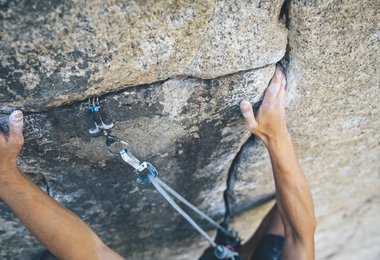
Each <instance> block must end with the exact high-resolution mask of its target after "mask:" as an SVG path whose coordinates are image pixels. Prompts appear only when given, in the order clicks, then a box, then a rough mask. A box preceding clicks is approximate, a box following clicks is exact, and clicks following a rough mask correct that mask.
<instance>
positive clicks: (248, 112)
mask: <svg viewBox="0 0 380 260" xmlns="http://www.w3.org/2000/svg"><path fill="white" fill-rule="evenodd" d="M240 111H241V113H242V114H243V117H244V120H245V127H246V128H247V129H248V130H249V131H251V132H253V128H254V127H257V121H256V119H255V115H254V114H253V108H252V105H251V103H250V102H249V101H247V100H243V101H242V102H241V103H240Z"/></svg>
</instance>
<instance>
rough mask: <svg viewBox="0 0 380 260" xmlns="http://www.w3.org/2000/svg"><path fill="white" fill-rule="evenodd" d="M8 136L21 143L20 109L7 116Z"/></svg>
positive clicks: (21, 120)
mask: <svg viewBox="0 0 380 260" xmlns="http://www.w3.org/2000/svg"><path fill="white" fill-rule="evenodd" d="M8 127H9V138H10V139H11V140H14V141H18V142H20V143H22V141H23V135H22V130H23V127H24V120H23V114H22V112H21V111H20V110H16V111H13V112H12V114H11V115H10V116H9V122H8Z"/></svg>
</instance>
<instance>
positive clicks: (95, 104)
mask: <svg viewBox="0 0 380 260" xmlns="http://www.w3.org/2000/svg"><path fill="white" fill-rule="evenodd" d="M82 107H87V110H88V111H89V112H90V114H91V117H92V120H93V121H94V123H95V127H94V128H91V129H89V133H90V134H92V135H97V134H99V133H100V132H103V134H104V136H105V137H106V138H105V143H106V147H107V151H108V152H109V153H111V154H112V155H114V156H116V157H119V158H121V159H122V160H123V161H124V162H126V163H127V164H129V165H130V166H132V167H133V168H134V171H135V173H137V174H138V175H139V177H138V178H137V180H136V182H137V183H138V184H146V183H149V182H151V183H152V184H153V186H154V187H155V188H156V190H157V191H158V192H159V193H161V195H162V196H163V197H164V198H165V199H166V200H167V201H168V203H169V204H170V205H171V206H172V207H173V208H174V209H175V210H176V211H177V212H178V213H180V214H181V215H182V217H183V218H185V219H186V220H187V221H188V222H189V223H190V224H191V225H192V226H193V227H194V229H196V230H197V231H198V232H199V233H200V234H201V235H202V236H203V237H204V238H205V239H206V240H207V241H208V242H209V243H210V245H211V246H212V247H213V248H214V255H215V257H216V258H217V259H233V260H235V259H238V258H239V254H238V253H237V252H236V251H235V250H234V249H233V248H231V247H229V246H225V245H222V244H217V243H216V242H214V240H213V239H212V238H211V237H210V236H209V235H208V234H207V233H206V232H205V231H204V230H203V229H202V228H201V227H200V226H199V225H198V224H197V223H196V222H195V221H194V220H193V219H192V218H191V217H190V216H189V215H188V214H187V213H186V212H185V211H184V210H183V209H182V208H181V207H180V206H179V205H178V204H177V203H176V202H175V201H174V200H173V198H172V197H174V198H176V199H177V200H179V201H180V202H182V203H183V204H184V205H186V206H187V207H188V208H190V209H191V210H193V211H194V212H195V213H197V214H198V215H199V216H200V217H201V218H203V219H205V220H207V221H208V222H209V223H210V224H211V225H213V226H214V227H215V228H217V229H218V230H219V231H220V232H222V233H223V234H225V235H226V236H227V237H228V238H231V239H232V240H233V241H240V239H239V238H238V236H237V233H236V232H235V231H234V230H230V229H228V228H225V227H223V226H222V225H220V224H218V223H217V222H216V221H214V220H213V219H212V218H210V217H209V216H207V215H206V214H205V213H203V212H202V211H201V210H199V209H198V208H197V207H196V206H194V205H193V204H191V203H190V202H189V201H187V200H186V199H185V198H184V197H182V196H181V195H180V194H179V193H177V192H176V191H175V190H174V189H172V188H171V187H170V186H168V185H167V184H166V183H165V182H163V181H162V180H161V179H160V178H158V171H157V170H156V168H155V167H154V166H153V165H152V164H151V163H149V162H141V161H140V160H139V159H137V157H136V156H134V155H133V154H132V152H131V149H130V146H129V144H128V143H127V142H126V141H124V140H122V139H120V138H118V137H116V136H113V135H111V134H110V130H111V129H112V128H113V126H114V124H113V123H108V124H106V123H104V120H103V118H102V113H101V102H100V101H99V98H93V99H89V101H88V102H87V103H85V104H84V105H83V106H82ZM145 171H147V173H146V174H145V176H143V177H142V176H141V175H142V174H143V172H145Z"/></svg>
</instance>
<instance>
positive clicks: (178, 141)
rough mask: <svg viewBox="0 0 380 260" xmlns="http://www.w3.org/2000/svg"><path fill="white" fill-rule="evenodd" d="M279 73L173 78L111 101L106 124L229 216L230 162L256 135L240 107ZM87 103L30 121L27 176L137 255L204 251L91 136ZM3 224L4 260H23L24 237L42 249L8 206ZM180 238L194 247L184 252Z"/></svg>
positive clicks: (195, 197) (185, 189) (195, 198)
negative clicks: (247, 126) (226, 209)
mask: <svg viewBox="0 0 380 260" xmlns="http://www.w3.org/2000/svg"><path fill="white" fill-rule="evenodd" d="M273 71H274V66H273V65H271V66H267V67H265V68H262V69H258V70H252V71H247V72H242V73H238V74H234V75H231V76H226V77H221V78H218V79H213V80H199V79H194V78H191V79H185V78H184V79H171V80H167V81H165V82H162V83H155V84H152V85H147V86H144V87H137V88H128V89H127V90H125V91H123V92H119V93H115V94H109V95H107V96H105V97H103V98H102V100H103V101H104V102H105V103H104V106H105V109H106V110H105V111H106V115H107V118H112V121H113V122H114V123H115V128H114V130H113V132H112V134H113V135H116V136H119V137H123V138H125V139H126V140H127V141H128V142H129V144H130V146H131V147H132V150H133V153H134V154H135V155H136V156H137V157H138V158H141V159H144V160H147V161H149V162H151V163H152V164H153V165H155V166H156V167H157V168H158V169H159V171H160V172H161V176H162V179H163V180H164V181H167V182H168V183H169V184H170V185H171V186H173V187H174V188H175V189H176V190H179V191H181V193H182V194H183V195H184V196H186V197H187V198H188V199H189V200H191V201H192V202H194V203H195V204H197V205H198V206H200V207H201V208H202V209H203V210H205V211H206V212H208V213H209V214H210V215H213V216H215V217H217V218H220V216H221V215H222V213H223V212H224V203H223V191H224V190H225V188H226V185H225V183H226V182H225V180H226V178H227V173H228V169H229V165H230V164H231V161H232V160H233V158H234V155H235V153H236V152H237V150H239V148H240V146H241V144H242V143H243V142H245V140H246V139H247V138H248V136H249V135H247V133H246V132H245V131H244V128H243V126H242V124H241V118H240V115H239V108H238V104H239V101H240V100H241V99H243V98H249V99H251V100H252V102H257V101H259V100H260V96H261V94H262V93H263V91H264V89H265V87H266V84H267V82H268V80H269V79H270V78H271V76H272V74H273ZM80 106H81V104H80V103H75V104H73V105H71V106H68V107H60V108H56V109H52V110H49V111H48V112H45V113H32V114H28V115H27V116H26V119H25V122H26V130H25V138H26V144H25V149H24V151H23V153H22V155H21V158H20V165H21V168H22V170H23V172H24V173H25V174H26V175H28V176H31V177H32V178H33V179H34V181H35V182H37V183H39V185H40V186H42V187H43V188H45V190H47V191H48V192H49V194H50V195H51V196H52V197H54V198H55V199H57V200H58V201H60V202H61V203H63V204H64V205H65V206H67V207H69V208H70V209H71V210H73V211H74V212H75V213H77V214H78V215H79V216H80V217H82V218H83V219H84V220H85V221H86V222H87V223H89V224H90V225H91V227H92V228H94V229H95V230H96V231H97V232H98V233H99V234H100V236H101V238H102V239H103V240H104V241H105V242H106V243H107V244H109V245H110V246H111V247H112V248H115V249H116V250H117V251H118V252H120V253H121V254H122V255H123V256H125V257H127V258H128V259H167V258H168V257H169V258H170V257H174V256H175V255H177V256H179V255H181V254H182V253H186V252H188V251H187V250H189V248H194V249H196V248H199V245H198V242H197V241H200V238H199V237H198V236H197V233H195V232H194V231H193V230H192V229H191V228H190V227H189V226H188V225H185V222H184V220H182V219H181V218H180V217H179V216H178V215H177V214H175V213H174V212H173V210H172V209H171V208H170V206H169V205H168V204H167V203H166V202H165V201H164V200H163V199H162V198H160V196H158V194H157V193H156V192H155V191H154V189H153V188H152V187H151V186H150V185H145V186H139V185H138V184H136V183H135V179H136V176H135V174H132V170H131V169H130V168H128V167H126V166H125V164H124V163H123V162H122V161H120V160H118V159H117V158H114V157H113V156H112V155H110V154H108V153H107V152H106V147H105V144H104V138H103V137H98V138H93V137H91V136H90V135H89V134H88V129H89V128H90V127H92V124H91V119H90V118H89V115H88V114H87V112H83V111H81V110H80ZM3 118H5V115H4V116H3ZM3 121H4V120H3ZM194 187H196V189H195V190H194ZM1 225H2V226H3V230H4V232H3V234H1V235H0V239H1V240H2V241H3V242H2V249H1V251H0V252H1V256H0V258H5V259H7V258H9V257H10V256H12V255H20V256H23V252H21V251H20V249H19V248H18V247H16V246H14V245H16V244H17V241H20V240H22V239H24V240H26V241H27V243H25V247H24V249H25V255H30V254H38V252H39V251H40V250H41V248H39V247H36V246H35V244H36V242H35V240H34V239H33V238H31V237H30V235H27V233H26V232H25V231H24V229H23V228H22V227H21V225H20V223H19V222H18V221H17V220H15V218H14V216H13V215H12V214H10V213H9V212H8V210H6V208H5V206H4V205H2V221H1ZM14 226H16V227H17V228H16V229H15V228H13V227H14ZM206 227H207V226H206ZM14 234H16V235H14ZM163 238H164V239H163ZM190 239H191V240H190ZM181 240H185V241H187V243H188V244H189V245H190V246H189V248H187V249H184V248H182V247H181V246H180V245H181V244H182V243H183V242H181ZM190 241H192V242H190ZM194 241H196V242H194ZM200 242H201V245H204V244H202V243H203V241H200ZM6 248H7V249H6ZM27 248H29V249H27ZM162 248H165V249H166V251H165V252H162V251H161V249H162ZM20 259H22V257H21V258H20Z"/></svg>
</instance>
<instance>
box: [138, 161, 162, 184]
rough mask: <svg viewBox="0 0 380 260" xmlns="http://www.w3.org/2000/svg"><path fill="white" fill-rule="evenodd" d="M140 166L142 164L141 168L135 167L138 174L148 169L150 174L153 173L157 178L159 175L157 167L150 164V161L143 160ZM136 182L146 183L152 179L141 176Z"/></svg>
mask: <svg viewBox="0 0 380 260" xmlns="http://www.w3.org/2000/svg"><path fill="white" fill-rule="evenodd" d="M140 166H141V169H135V172H136V173H137V174H140V172H142V171H143V170H145V169H147V170H148V174H150V175H152V176H153V177H155V178H156V177H157V176H158V171H157V170H156V168H154V166H153V165H152V164H150V163H148V162H143V163H142V164H141V165H140ZM136 182H137V183H138V184H145V183H149V182H150V180H149V178H148V177H139V178H137V180H136Z"/></svg>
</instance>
